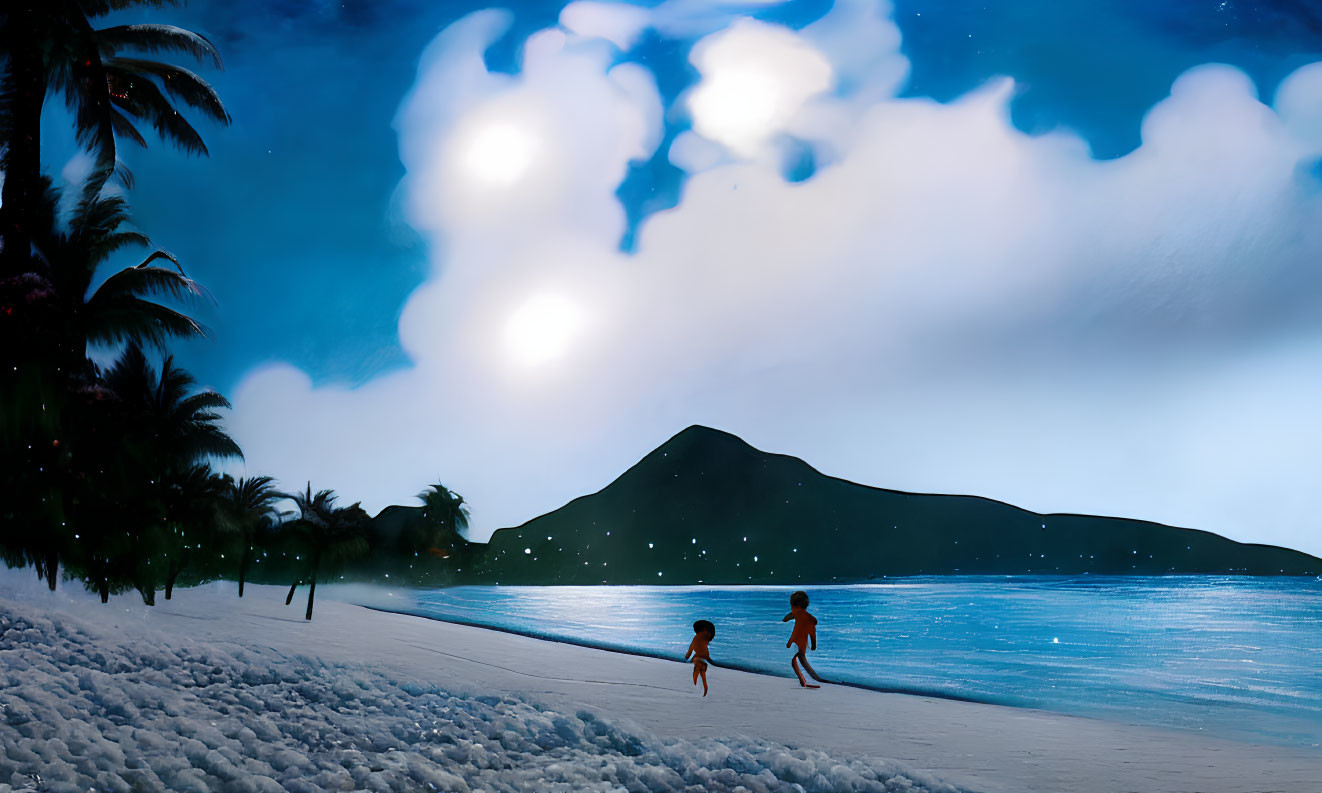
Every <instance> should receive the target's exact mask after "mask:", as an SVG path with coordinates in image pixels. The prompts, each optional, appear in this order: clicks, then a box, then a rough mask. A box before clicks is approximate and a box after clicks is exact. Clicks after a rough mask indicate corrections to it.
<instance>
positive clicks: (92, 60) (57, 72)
mask: <svg viewBox="0 0 1322 793" xmlns="http://www.w3.org/2000/svg"><path fill="white" fill-rule="evenodd" d="M68 17H69V18H68V20H67V23H66V24H64V25H63V26H62V27H63V30H62V31H61V32H62V35H61V37H60V39H59V41H58V44H59V45H62V46H61V49H62V50H63V52H62V53H61V55H60V57H57V58H51V61H52V62H51V63H50V68H49V71H48V79H49V85H50V88H51V90H52V91H53V92H55V93H59V94H63V95H64V102H65V105H66V106H67V107H68V108H69V111H70V112H71V113H73V117H74V132H75V135H76V138H77V140H78V143H79V144H81V145H82V146H83V147H84V148H86V149H88V150H89V151H91V152H92V154H93V155H94V156H95V158H96V170H95V172H94V175H93V178H92V179H91V181H92V182H95V183H97V184H98V189H99V186H100V185H102V184H105V181H106V179H108V178H109V177H110V174H111V172H113V171H114V168H115V135H114V125H113V123H112V120H111V107H110V96H109V95H108V94H107V92H105V91H102V90H97V89H95V88H94V89H93V90H88V86H102V85H106V84H107V83H106V81H107V78H108V73H107V71H106V68H105V64H104V63H103V62H102V60H101V53H100V52H99V51H98V50H97V47H96V41H95V39H94V38H93V33H92V28H91V26H90V25H89V24H88V23H87V19H86V18H85V17H80V15H78V14H71V15H68Z"/></svg>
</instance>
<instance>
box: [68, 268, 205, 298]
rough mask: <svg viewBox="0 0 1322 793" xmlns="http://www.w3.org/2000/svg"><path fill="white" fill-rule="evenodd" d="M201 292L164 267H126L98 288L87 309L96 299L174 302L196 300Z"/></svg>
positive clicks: (189, 280) (191, 283)
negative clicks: (151, 297) (162, 297)
mask: <svg viewBox="0 0 1322 793" xmlns="http://www.w3.org/2000/svg"><path fill="white" fill-rule="evenodd" d="M201 293H202V292H201V288H200V287H198V285H197V283H196V282H195V281H193V280H192V279H191V278H188V277H186V276H183V275H180V274H179V273H177V272H175V271H174V270H167V269H165V268H164V267H142V266H138V267H126V268H124V269H123V270H120V271H119V272H117V273H115V274H113V275H111V276H110V277H109V278H107V279H106V280H105V281H104V282H102V284H101V285H100V286H99V287H97V289H96V292H95V293H93V295H92V297H91V298H89V299H88V301H87V302H88V305H89V307H91V306H92V304H93V303H95V302H96V301H97V300H98V298H100V299H102V300H111V299H114V298H118V297H130V296H132V297H143V296H146V295H170V296H171V297H173V298H176V299H187V298H193V297H197V296H199V295H200V294H201Z"/></svg>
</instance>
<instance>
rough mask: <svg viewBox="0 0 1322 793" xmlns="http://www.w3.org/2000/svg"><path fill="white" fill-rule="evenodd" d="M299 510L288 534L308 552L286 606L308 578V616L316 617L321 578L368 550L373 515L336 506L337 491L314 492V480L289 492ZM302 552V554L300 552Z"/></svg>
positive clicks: (287, 528) (358, 508)
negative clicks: (301, 489) (300, 489)
mask: <svg viewBox="0 0 1322 793" xmlns="http://www.w3.org/2000/svg"><path fill="white" fill-rule="evenodd" d="M286 498H290V499H292V500H293V502H294V506H295V507H296V508H297V509H298V518H297V519H296V520H293V521H291V522H289V523H287V524H285V527H284V528H285V531H286V532H287V536H288V537H289V539H291V540H292V541H293V542H294V543H295V546H296V547H301V549H302V550H303V553H304V554H306V555H307V559H306V560H304V564H303V567H302V570H301V571H300V572H299V574H298V575H297V576H296V577H295V579H294V583H293V585H292V586H290V587H289V595H288V596H287V597H286V598H285V605H286V606H287V605H289V602H290V601H291V600H293V599H294V590H295V589H296V588H297V587H298V585H299V583H301V582H302V581H306V582H307V583H308V585H309V587H308V611H307V614H306V615H305V619H309V620H310V619H312V601H313V598H314V597H315V596H316V594H317V578H318V576H320V575H321V574H323V573H326V574H332V573H333V572H334V571H335V570H336V569H338V568H339V566H340V565H342V564H343V563H344V562H346V561H348V560H350V559H354V558H357V557H359V556H362V555H363V554H364V553H366V552H367V528H368V525H369V522H370V520H371V519H370V518H369V517H368V515H367V513H366V512H365V511H363V508H362V506H360V505H359V504H358V503H354V504H352V505H351V506H348V507H336V506H335V500H336V497H335V492H334V491H333V490H319V491H317V493H316V494H315V495H314V494H313V493H312V483H311V482H308V486H307V490H305V491H304V492H302V493H291V494H286ZM300 555H301V554H300Z"/></svg>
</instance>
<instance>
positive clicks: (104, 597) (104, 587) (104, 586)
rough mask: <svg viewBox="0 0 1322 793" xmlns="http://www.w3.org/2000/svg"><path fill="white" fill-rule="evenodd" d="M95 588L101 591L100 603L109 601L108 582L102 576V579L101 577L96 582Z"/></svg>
mask: <svg viewBox="0 0 1322 793" xmlns="http://www.w3.org/2000/svg"><path fill="white" fill-rule="evenodd" d="M96 588H97V589H98V590H99V591H100V592H101V602H102V603H109V602H110V582H109V581H107V580H106V579H104V578H103V579H101V581H100V582H98V583H97V586H96Z"/></svg>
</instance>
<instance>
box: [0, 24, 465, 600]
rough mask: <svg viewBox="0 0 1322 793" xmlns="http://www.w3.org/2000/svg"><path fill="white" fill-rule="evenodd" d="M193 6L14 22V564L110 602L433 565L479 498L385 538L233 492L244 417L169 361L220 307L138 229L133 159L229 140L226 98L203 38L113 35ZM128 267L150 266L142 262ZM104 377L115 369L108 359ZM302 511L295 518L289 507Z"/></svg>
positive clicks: (5, 314) (2, 234) (3, 414)
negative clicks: (210, 307) (80, 160)
mask: <svg viewBox="0 0 1322 793" xmlns="http://www.w3.org/2000/svg"><path fill="white" fill-rule="evenodd" d="M179 4H180V2H179V0H45V1H44V2H41V3H12V4H9V5H8V6H6V8H5V10H4V11H3V12H0V53H3V54H4V57H3V59H2V60H0V67H2V68H3V73H2V75H0V152H3V154H2V156H0V167H2V168H3V172H4V174H3V177H4V178H3V188H2V192H0V339H3V340H4V342H3V344H0V461H2V462H0V464H2V465H3V471H0V559H3V560H4V562H5V563H6V564H8V565H9V566H10V567H22V568H29V569H31V570H32V571H33V572H34V573H35V574H36V575H37V576H38V577H39V578H40V579H41V580H42V581H44V582H45V584H46V586H48V587H49V588H50V589H51V590H54V589H56V588H57V586H58V585H59V583H60V581H61V580H64V581H69V582H75V583H80V584H81V585H82V586H83V587H85V588H86V589H88V590H89V591H91V592H94V593H97V594H99V595H100V598H101V600H102V601H103V602H106V601H108V600H109V598H110V596H111V595H114V594H118V593H125V592H132V591H136V592H138V593H139V595H140V597H141V598H142V601H143V602H144V603H146V604H148V605H154V604H155V603H156V602H157V593H158V592H163V593H164V598H165V599H166V600H169V599H171V598H172V597H173V595H174V592H175V588H176V586H178V585H181V584H183V585H187V584H190V583H196V582H199V581H205V580H212V579H218V578H232V579H234V580H236V581H237V582H238V594H239V596H240V597H242V596H243V594H244V587H245V584H246V583H248V582H249V581H253V580H260V581H261V582H264V583H274V582H277V581H280V582H292V583H293V586H291V588H290V594H289V598H287V600H286V602H287V603H288V602H289V601H291V600H292V598H293V594H294V590H295V589H296V588H297V586H298V585H299V584H300V583H306V584H307V585H308V602H307V611H306V617H307V618H308V619H311V618H312V608H313V603H314V599H315V595H316V585H317V582H318V581H325V580H330V579H331V577H333V576H344V575H351V576H352V575H357V576H368V577H370V576H373V575H375V574H378V573H381V574H384V575H388V574H389V573H388V570H390V569H399V568H401V567H402V566H403V562H404V560H405V559H408V560H410V561H409V565H410V568H411V567H412V564H413V561H411V560H413V559H415V558H416V557H417V555H418V554H419V553H420V552H422V551H429V552H430V553H431V554H432V555H433V556H438V557H442V558H457V557H458V555H459V554H461V553H462V550H463V548H465V547H466V546H467V543H466V541H465V540H464V539H463V537H462V536H461V535H460V532H461V531H462V530H463V529H464V528H465V527H466V526H467V522H468V511H467V507H466V506H465V505H464V502H463V498H462V497H460V496H458V495H457V494H456V493H454V492H453V491H451V490H449V489H448V488H446V487H444V486H443V485H441V484H437V485H434V486H432V487H431V488H430V489H429V490H428V491H427V492H425V493H424V494H423V495H422V497H421V498H422V500H423V502H424V506H423V507H422V508H421V510H419V511H418V512H419V514H417V515H414V514H412V513H409V514H408V515H406V519H405V520H404V521H403V523H404V524H405V525H404V528H403V529H401V530H400V531H399V533H398V535H392V537H393V539H392V540H390V541H389V542H386V541H384V540H382V537H381V535H380V533H379V532H377V531H376V530H375V529H376V527H375V526H374V524H373V521H372V519H370V518H369V517H368V515H367V513H366V512H364V511H363V509H362V507H361V506H360V505H359V504H352V505H350V506H346V507H341V506H338V505H337V503H336V501H337V498H336V496H335V494H334V493H333V492H332V491H329V490H321V491H317V492H315V493H314V492H313V490H312V487H311V484H310V483H309V484H308V486H307V487H306V489H305V490H304V492H302V493H295V494H285V493H282V492H281V491H280V490H279V489H278V486H277V484H276V482H275V481H274V480H273V479H272V478H271V477H269V476H260V475H257V476H251V477H249V476H240V477H239V478H238V479H235V478H234V477H233V476H232V475H230V474H229V473H226V472H224V471H223V470H218V468H217V467H218V466H226V465H231V464H234V463H235V462H237V461H240V460H242V451H241V450H240V448H239V446H238V444H237V443H235V441H234V440H233V438H231V437H230V436H229V434H228V433H227V431H226V429H225V426H224V421H223V418H224V413H225V411H226V410H227V409H228V408H229V407H230V403H229V401H228V400H227V399H225V397H224V396H222V395H221V394H219V393H217V392H215V391H213V390H210V389H206V388H201V387H199V386H198V384H197V382H196V381H195V379H194V378H193V376H192V375H190V374H189V373H188V372H187V371H185V370H184V369H182V368H181V367H180V366H178V364H177V363H176V361H175V358H174V357H173V356H172V355H171V354H170V352H169V347H170V345H171V344H172V343H174V342H176V341H178V340H187V339H197V338H203V337H206V336H208V335H209V334H208V331H207V330H206V329H205V328H204V327H203V326H202V324H201V323H200V322H199V321H198V320H197V319H196V318H195V317H194V316H193V315H192V313H191V312H192V310H193V309H194V307H195V306H196V304H197V302H198V301H200V300H204V299H206V298H207V293H206V291H205V290H204V289H203V288H202V287H201V286H200V285H199V284H198V283H197V282H196V281H195V280H194V279H193V278H191V277H189V275H188V274H187V273H186V272H185V270H184V267H183V265H182V264H181V263H180V262H179V261H178V260H177V259H176V258H175V257H174V256H172V255H171V254H170V253H168V252H167V251H166V250H165V249H164V248H162V247H160V246H158V245H156V244H155V243H154V242H153V240H152V239H151V238H150V237H149V236H148V235H147V234H146V233H145V232H144V231H142V230H141V229H139V228H136V227H134V226H133V224H132V222H131V217H130V211H129V207H130V203H129V199H128V194H127V192H126V191H129V190H132V189H134V186H133V180H132V177H131V174H129V172H128V170H127V169H126V168H125V167H124V166H123V163H122V162H120V158H119V154H118V146H119V144H120V143H121V142H123V141H125V140H127V141H131V142H132V143H134V144H137V145H139V146H143V147H145V146H146V145H147V139H146V137H144V135H143V132H142V130H143V128H144V127H145V126H150V127H151V128H152V130H153V131H154V132H155V133H156V135H157V137H159V138H160V139H161V140H164V141H166V142H168V143H170V144H171V145H173V146H175V147H177V148H179V149H181V150H183V151H185V152H187V153H190V154H198V155H206V154H207V147H206V144H205V143H204V142H203V140H202V136H201V134H200V133H199V132H198V131H197V130H196V129H195V128H194V127H193V126H192V125H191V124H190V123H189V122H188V121H187V120H186V119H185V117H184V115H183V113H181V110H182V111H184V112H189V113H192V114H194V115H195V116H197V117H201V118H204V119H207V120H209V121H211V122H214V123H218V124H221V125H225V124H228V123H229V122H230V117H229V114H228V112H227V111H226V109H225V107H224V105H223V104H222V102H221V100H220V98H219V97H218V96H217V94H216V92H215V90H214V89H212V87H211V86H210V85H209V84H208V83H207V82H206V81H205V80H204V79H203V78H201V77H199V76H198V75H197V74H194V73H193V72H191V71H189V70H188V69H186V68H184V67H181V66H177V65H174V64H172V63H168V62H166V61H163V60H155V59H153V58H152V57H151V56H158V55H162V54H173V55H184V56H188V57H190V58H192V59H194V60H197V61H200V62H201V63H203V64H204V65H207V66H211V67H215V68H220V65H221V62H220V55H219V53H218V52H217V51H216V48H215V47H214V46H213V45H212V44H211V42H210V41H208V40H207V39H206V38H204V37H202V36H200V35H198V34H196V33H193V32H190V31H188V30H184V29H182V28H178V27H174V26H171V25H162V24H135V25H102V24H100V23H101V22H103V21H105V18H106V17H108V16H110V15H112V14H113V13H114V12H117V11H123V10H125V9H131V8H133V7H157V8H160V7H166V6H174V5H179ZM50 97H59V98H62V99H63V100H64V103H65V104H66V106H67V107H68V108H69V111H70V123H72V125H73V128H74V131H75V132H76V137H77V140H78V142H79V144H80V145H81V146H83V147H84V149H85V151H86V152H87V154H88V155H89V156H90V159H91V161H92V162H93V164H94V166H93V168H92V171H91V174H90V175H89V176H88V177H86V178H85V179H84V180H82V181H80V182H79V183H76V184H69V185H65V186H63V187H57V186H56V185H55V183H54V182H53V180H52V178H51V177H50V176H49V174H48V170H49V163H45V162H43V160H42V149H41V125H42V110H43V107H45V103H46V100H47V99H48V98H50ZM134 250H137V251H140V252H141V254H140V255H139V256H135V257H133V258H132V259H127V258H126V257H128V256H129V255H130V253H131V252H133V251H134ZM98 362H101V363H98ZM286 499H288V500H291V501H292V502H293V503H294V506H295V508H296V510H295V512H294V513H292V514H289V513H284V512H281V511H280V510H279V508H278V507H279V505H280V503H281V502H283V501H285V500H286Z"/></svg>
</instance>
